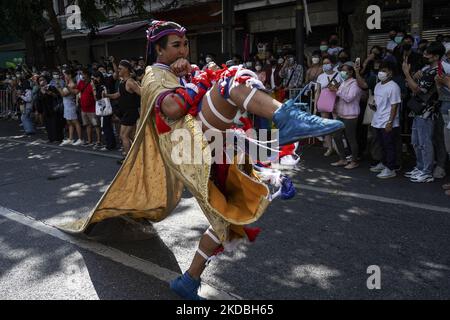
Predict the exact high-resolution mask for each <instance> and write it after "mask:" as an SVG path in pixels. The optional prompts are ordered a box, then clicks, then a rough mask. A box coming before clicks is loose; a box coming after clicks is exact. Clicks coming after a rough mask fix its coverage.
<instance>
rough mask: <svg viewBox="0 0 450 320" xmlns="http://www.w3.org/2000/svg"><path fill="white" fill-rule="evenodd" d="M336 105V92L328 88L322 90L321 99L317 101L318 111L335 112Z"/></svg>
mask: <svg viewBox="0 0 450 320" xmlns="http://www.w3.org/2000/svg"><path fill="white" fill-rule="evenodd" d="M335 104H336V92H334V91H331V90H330V89H328V88H324V89H322V91H321V92H320V96H319V99H318V100H317V111H319V112H333V110H334V105H335Z"/></svg>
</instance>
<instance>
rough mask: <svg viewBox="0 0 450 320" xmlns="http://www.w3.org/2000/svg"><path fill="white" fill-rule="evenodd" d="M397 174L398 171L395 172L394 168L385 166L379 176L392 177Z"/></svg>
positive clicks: (382, 177)
mask: <svg viewBox="0 0 450 320" xmlns="http://www.w3.org/2000/svg"><path fill="white" fill-rule="evenodd" d="M396 176H397V173H395V171H394V170H391V169H389V168H386V167H385V168H384V169H383V171H382V172H381V173H380V174H379V175H377V178H379V179H390V178H395V177H396Z"/></svg>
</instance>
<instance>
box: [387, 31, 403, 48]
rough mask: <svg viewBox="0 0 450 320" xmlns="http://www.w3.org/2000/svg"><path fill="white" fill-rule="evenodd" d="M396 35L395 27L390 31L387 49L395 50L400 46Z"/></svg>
mask: <svg viewBox="0 0 450 320" xmlns="http://www.w3.org/2000/svg"><path fill="white" fill-rule="evenodd" d="M396 36H397V31H396V30H395V29H393V30H391V31H389V41H388V43H387V44H386V49H387V50H389V51H391V52H393V51H394V49H395V48H396V47H397V46H398V44H397V42H395V37H396ZM402 40H403V39H402Z"/></svg>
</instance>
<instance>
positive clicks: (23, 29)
mask: <svg viewBox="0 0 450 320" xmlns="http://www.w3.org/2000/svg"><path fill="white" fill-rule="evenodd" d="M0 6H1V8H2V10H1V11H0V30H2V32H3V33H4V34H7V35H9V36H13V37H17V38H19V39H21V40H23V41H24V42H25V47H26V49H27V63H28V64H31V65H44V64H45V61H46V57H47V56H48V52H47V48H46V46H45V39H44V33H45V32H46V31H47V29H48V26H47V23H46V21H45V19H44V17H43V8H42V6H41V3H40V1H35V0H17V1H9V0H0Z"/></svg>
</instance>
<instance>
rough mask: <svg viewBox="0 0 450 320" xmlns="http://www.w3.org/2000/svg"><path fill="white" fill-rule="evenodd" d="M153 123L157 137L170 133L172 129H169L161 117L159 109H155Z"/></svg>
mask: <svg viewBox="0 0 450 320" xmlns="http://www.w3.org/2000/svg"><path fill="white" fill-rule="evenodd" d="M155 123H156V130H157V131H158V134H159V135H162V134H165V133H169V132H170V131H172V128H170V127H169V125H168V124H167V123H166V122H165V121H164V120H163V118H162V117H161V113H160V110H159V108H156V109H155Z"/></svg>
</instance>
